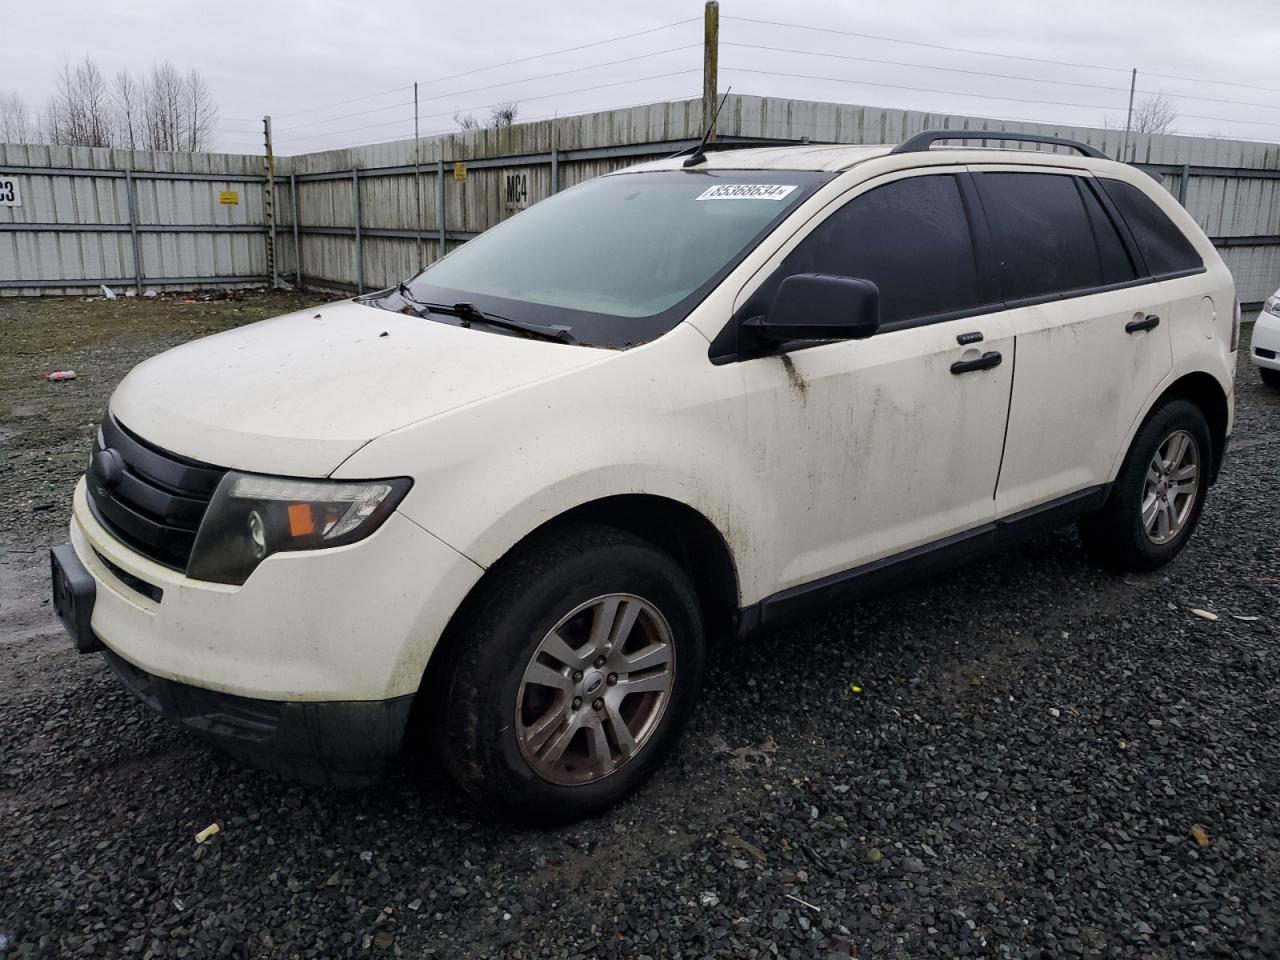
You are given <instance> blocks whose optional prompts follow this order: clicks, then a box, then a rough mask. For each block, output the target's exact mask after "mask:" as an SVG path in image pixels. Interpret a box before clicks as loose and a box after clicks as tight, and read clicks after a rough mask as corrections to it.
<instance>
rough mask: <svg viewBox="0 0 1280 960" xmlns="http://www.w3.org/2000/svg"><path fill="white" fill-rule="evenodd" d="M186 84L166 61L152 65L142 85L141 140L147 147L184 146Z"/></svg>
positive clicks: (170, 147) (180, 148)
mask: <svg viewBox="0 0 1280 960" xmlns="http://www.w3.org/2000/svg"><path fill="white" fill-rule="evenodd" d="M185 87H186V84H185V83H184V82H183V79H182V75H181V74H180V73H178V70H177V68H176V67H175V66H174V65H173V64H172V63H169V62H168V61H167V60H166V61H165V62H164V63H157V64H154V65H153V66H152V67H151V75H150V76H149V77H147V79H146V83H145V84H144V86H143V132H144V137H143V143H144V144H145V146H146V148H147V149H148V150H183V149H185V148H186V138H185V137H184V133H185V126H186V124H185V122H184V117H183V112H184V111H183V107H184V102H185V100H186V90H185Z"/></svg>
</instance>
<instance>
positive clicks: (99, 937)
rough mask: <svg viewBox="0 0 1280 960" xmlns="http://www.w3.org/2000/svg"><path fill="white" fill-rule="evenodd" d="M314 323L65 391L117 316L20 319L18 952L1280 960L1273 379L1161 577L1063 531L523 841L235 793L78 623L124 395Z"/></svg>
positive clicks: (894, 618) (454, 805) (862, 615)
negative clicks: (75, 520)
mask: <svg viewBox="0 0 1280 960" xmlns="http://www.w3.org/2000/svg"><path fill="white" fill-rule="evenodd" d="M291 305H292V304H287V303H285V302H283V301H282V300H279V299H275V298H266V297H262V296H257V297H250V298H248V299H247V300H244V301H239V302H232V303H226V304H194V305H188V304H172V303H171V304H169V305H166V304H144V303H128V304H119V305H117V306H116V307H115V310H116V311H120V312H121V313H120V317H121V320H120V322H119V323H115V324H112V325H111V326H110V328H108V329H102V328H96V329H94V328H93V325H92V324H91V323H89V322H88V321H83V317H82V321H83V322H81V321H77V324H73V325H72V326H74V329H75V330H76V331H78V332H77V333H76V334H75V336H74V337H72V338H71V339H73V340H75V341H76V342H74V343H69V344H64V345H62V346H65V347H66V350H67V351H68V352H66V353H63V354H60V355H58V356H56V357H55V356H53V355H52V352H51V351H50V350H46V349H43V348H42V349H40V350H37V349H35V347H33V346H32V344H33V342H34V338H33V331H34V330H36V329H40V330H41V331H43V330H44V329H45V327H44V326H40V325H41V324H55V323H58V322H59V321H60V319H65V318H66V317H67V316H69V315H71V314H73V313H76V312H77V311H78V312H79V313H80V314H82V315H83V314H86V312H88V311H90V310H91V307H90V306H86V305H84V303H83V302H82V301H78V300H72V301H61V302H57V301H47V302H42V303H39V304H32V302H30V301H27V302H14V301H0V338H2V339H3V341H4V343H5V345H6V349H5V351H4V355H3V356H0V439H2V440H3V444H4V448H5V457H4V461H3V463H2V464H0V507H3V508H4V513H5V517H6V526H5V528H4V529H3V530H2V531H0V548H2V549H3V555H2V558H0V731H3V734H2V736H0V953H4V952H5V950H6V947H5V946H4V945H3V944H4V943H5V942H6V941H7V950H8V953H9V954H10V955H14V956H20V957H27V956H33V957H35V956H38V957H75V956H95V957H112V956H136V957H342V956H391V955H395V956H405V957H422V956H434V957H494V958H497V957H501V958H531V957H556V958H559V957H583V958H587V957H627V958H638V957H644V956H649V957H653V958H657V957H684V958H701V957H731V958H746V957H772V956H779V957H789V958H790V957H794V958H805V960H808V958H812V957H822V958H828V957H845V958H848V957H855V956H856V957H860V958H877V960H879V958H904V957H931V956H938V957H948V958H950V957H963V956H990V957H1025V958H1037V960H1040V958H1059V957H1062V958H1066V957H1086V956H1088V957H1097V956H1107V957H1144V958H1146V957H1176V958H1183V957H1195V956H1225V957H1276V956H1280V822H1278V821H1280V738H1278V737H1277V734H1278V733H1280V657H1278V656H1277V644H1278V641H1280V632H1278V631H1277V628H1276V624H1277V619H1278V618H1280V604H1277V599H1280V550H1277V544H1276V540H1277V537H1276V525H1275V517H1276V505H1277V503H1280V456H1278V455H1280V432H1278V431H1277V427H1278V426H1280V394H1276V393H1273V392H1267V391H1265V390H1264V389H1263V388H1262V387H1261V386H1260V385H1259V383H1258V381H1257V376H1256V373H1255V372H1254V371H1253V370H1252V368H1251V367H1249V366H1247V364H1242V365H1241V384H1240V389H1239V395H1238V401H1237V412H1238V420H1237V426H1236V434H1235V440H1234V443H1233V451H1232V454H1231V457H1230V459H1229V461H1228V464H1227V466H1226V468H1225V470H1224V473H1223V475H1222V478H1221V480H1220V482H1219V483H1218V485H1217V487H1215V488H1214V490H1213V493H1212V495H1211V497H1210V500H1209V505H1208V508H1207V510H1206V513H1205V516H1204V521H1203V523H1202V525H1201V527H1200V529H1199V531H1198V533H1197V534H1196V536H1195V538H1194V539H1193V541H1192V543H1191V545H1190V547H1189V549H1188V550H1187V551H1186V552H1185V553H1184V554H1183V556H1182V557H1181V558H1180V559H1179V560H1178V561H1177V562H1176V563H1174V564H1173V565H1171V566H1170V567H1168V568H1167V569H1166V570H1164V571H1162V572H1160V573H1157V574H1154V575H1151V576H1142V577H1129V578H1119V577H1113V576H1109V575H1105V574H1102V573H1099V572H1097V571H1095V570H1094V569H1092V568H1091V567H1090V566H1089V565H1088V564H1087V563H1086V561H1085V558H1084V555H1083V553H1082V551H1081V549H1080V546H1079V544H1078V542H1077V540H1076V538H1075V536H1074V534H1073V533H1071V532H1070V531H1066V532H1063V533H1061V534H1057V535H1054V536H1051V537H1047V538H1044V539H1041V540H1039V541H1037V542H1035V543H1033V544H1031V545H1029V546H1026V547H1024V548H1022V549H1020V550H1017V551H1015V552H1012V553H1008V554H1005V555H1002V556H999V557H996V558H993V559H991V560H988V561H985V562H981V563H978V564H975V565H972V566H969V567H967V568H965V569H963V570H961V571H958V572H955V573H951V574H948V575H946V576H944V577H940V578H938V579H936V580H934V581H931V582H928V583H925V584H921V585H920V586H918V587H916V588H914V589H912V590H909V591H907V592H904V593H900V594H897V595H895V596H892V597H888V598H885V599H882V600H877V601H872V602H867V603H862V604H860V605H857V606H853V607H849V608H846V609H843V610H840V611H838V612H835V613H832V614H830V615H829V616H826V617H824V618H821V619H817V620H813V621H810V622H808V623H806V624H804V625H802V626H800V627H798V628H795V629H792V630H789V631H787V632H784V633H781V634H778V635H775V636H772V637H767V638H761V639H759V640H756V641H754V642H752V643H749V644H746V645H742V646H738V647H735V648H732V649H727V650H723V651H722V652H721V653H720V655H719V657H718V658H717V659H716V660H715V662H714V664H713V667H712V669H711V672H710V677H709V681H708V685H707V690H706V693H705V700H704V704H703V706H702V707H701V709H700V710H699V711H698V713H697V715H696V718H695V720H694V723H693V725H692V727H691V729H690V731H689V733H688V736H687V737H686V740H685V742H684V744H683V746H682V748H681V749H680V750H679V751H678V753H677V755H676V756H675V757H674V758H673V760H672V762H670V763H669V764H668V765H667V766H666V767H665V768H664V769H663V770H662V771H661V772H660V773H659V774H658V776H657V777H656V778H655V780H654V781H653V782H652V783H651V784H650V785H649V786H648V787H647V788H646V789H645V790H643V791H642V792H641V793H640V794H639V795H638V796H636V797H635V798H633V799H632V800H630V801H629V802H627V803H625V804H623V805H622V806H621V807H620V808H618V809H616V810H614V811H612V812H610V813H609V814H606V815H605V816H602V817H600V818H598V819H596V820H594V821H591V822H588V823H584V824H581V825H578V826H574V827H570V828H567V829H558V830H554V831H543V832H530V831H524V830H516V829H512V828H507V827H503V826H499V825H494V824H491V823H488V822H486V821H485V820H484V819H483V818H482V817H479V816H477V815H476V814H475V812H474V811H473V810H471V809H469V808H468V807H467V806H466V804H465V803H464V802H463V801H462V800H460V799H459V797H458V796H457V795H455V794H454V793H453V791H452V790H451V789H450V788H449V787H448V786H447V785H446V784H445V782H444V781H443V778H442V776H441V775H440V773H439V771H438V770H436V769H435V768H433V767H432V766H431V765H430V764H429V763H427V762H426V761H424V760H420V759H415V760H413V761H412V762H409V763H406V764H405V766H404V768H403V769H402V770H400V771H399V772H398V773H397V774H396V775H394V776H393V777H392V778H391V779H390V780H389V781H388V782H386V783H385V784H383V785H381V786H379V787H377V788H373V789H368V790H364V791H359V792H348V793H344V792H335V791H329V790H321V789H311V788H303V787H299V786H296V785H292V784H288V783H285V782H283V781H281V780H279V779H277V778H275V777H274V776H271V775H268V774H263V773H257V772H254V771H251V770H247V769H244V768H241V767H239V766H236V765H235V764H233V763H231V762H230V761H228V760H226V759H223V758H222V757H221V756H220V755H218V754H217V753H216V752H214V751H213V750H211V749H210V748H207V747H205V746H204V745H202V744H201V743H199V742H198V741H196V740H194V739H192V738H191V737H189V736H187V735H185V734H184V733H183V732H181V731H179V730H177V729H175V728H173V727H171V726H169V725H168V724H167V723H165V722H164V721H162V720H161V719H159V718H157V717H154V716H152V715H151V714H150V713H148V712H147V711H146V709H145V708H144V707H142V706H141V705H140V704H138V703H136V702H135V701H133V700H132V699H131V698H130V697H129V696H128V695H126V694H125V693H123V692H122V691H121V689H120V688H119V685H118V684H117V683H116V681H115V680H114V678H113V677H112V676H111V675H110V674H109V673H108V671H107V670H106V668H105V666H104V665H103V663H102V662H101V660H100V659H99V658H97V657H79V656H77V655H76V654H75V653H73V652H72V650H71V648H70V646H69V644H68V642H67V641H66V640H65V639H64V638H63V637H62V635H61V631H60V630H59V629H58V628H57V627H56V626H55V624H54V622H53V619H52V614H51V612H50V610H49V607H48V604H47V602H46V600H45V596H46V593H47V589H46V585H45V575H46V562H47V561H46V558H45V553H44V550H45V547H46V545H47V544H49V543H51V542H56V541H58V540H60V539H63V537H64V530H63V525H64V523H65V519H66V513H67V499H68V495H69V493H70V489H71V484H72V480H73V477H74V474H75V473H76V472H78V470H79V469H80V467H81V464H82V463H83V460H84V457H85V451H86V450H87V449H88V440H87V437H88V435H89V430H90V427H89V424H90V423H91V422H92V421H93V419H94V418H95V417H96V415H97V413H98V411H100V410H101V408H102V406H103V403H104V401H105V398H106V396H107V393H108V391H109V389H110V387H111V385H112V384H113V383H114V382H115V381H116V380H117V379H118V378H119V377H120V376H121V375H122V374H123V373H124V372H125V371H126V370H127V369H128V367H129V366H131V365H132V364H133V363H135V362H136V361H137V360H139V359H141V357H143V356H145V355H147V354H149V353H152V352H155V351H156V350H158V349H160V348H162V347H164V346H167V345H169V344H171V343H173V342H176V341H178V340H182V339H185V338H187V337H188V336H191V335H193V334H195V333H200V332H206V331H207V330H211V329H216V328H218V327H219V326H224V325H230V324H232V323H235V322H239V321H242V320H244V319H249V318H251V317H253V316H260V315H263V314H265V313H272V312H279V311H280V310H282V309H285V308H287V307H288V306H291ZM100 306H102V304H101V303H100V302H99V303H98V304H95V305H92V310H96V309H98V307H100ZM236 309H239V310H241V313H238V314H237V313H235V312H234V311H235V310H236ZM144 320H145V322H144ZM132 321H138V322H137V323H136V324H134V323H133V322H132ZM131 331H132V332H131ZM139 331H141V333H139ZM135 334H137V335H135ZM41 338H42V340H41V342H43V338H44V334H43V332H42V333H41ZM15 343H16V344H17V345H18V350H17V351H16V353H15V351H14V350H13V349H12V348H11V347H10V345H11V344H15ZM53 352H56V351H53ZM64 358H65V360H64ZM75 364H79V365H80V367H82V368H83V369H84V371H85V373H86V375H85V376H83V377H82V379H79V380H77V381H75V382H74V383H70V384H62V385H55V384H47V383H44V382H43V381H41V380H40V379H39V376H40V375H42V374H43V373H45V372H47V371H46V368H48V369H55V368H56V367H58V366H64V365H65V366H71V365H75ZM1192 608H1201V609H1204V610H1208V611H1212V612H1214V613H1216V614H1217V615H1218V619H1217V620H1213V621H1209V620H1204V619H1200V618H1198V617H1197V616H1195V615H1193V614H1192V613H1191V610H1192ZM1245 618H1248V619H1245ZM855 688H856V689H855ZM215 822H216V823H218V824H219V825H220V826H221V832H220V833H218V834H217V836H215V837H214V838H213V839H212V840H210V841H208V842H207V843H204V844H199V845H197V844H196V843H195V842H194V835H195V834H196V833H197V832H198V831H200V830H201V829H202V828H204V827H206V826H207V825H209V824H211V823H215ZM1201 831H1203V832H1201ZM1197 835H1198V836H1197Z"/></svg>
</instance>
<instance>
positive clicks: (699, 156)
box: [684, 87, 733, 167]
mask: <svg viewBox="0 0 1280 960" xmlns="http://www.w3.org/2000/svg"><path fill="white" fill-rule="evenodd" d="M732 91H733V87H730V88H729V89H728V90H726V91H725V92H724V96H723V97H721V98H720V102H719V103H718V104H716V112H715V113H713V114H712V115H711V126H709V127H707V132H706V133H704V134H703V135H702V142H701V143H699V144H698V146H697V148H696V149H695V150H694V151H693V154H692V155H691V156H690V157H689V159H688V160H686V161H685V162H684V165H685V166H686V167H696V166H697V165H698V164H700V163H706V162H707V141H709V140H710V139H711V134H712V133H714V132H715V129H716V121H717V120H719V119H720V108H721V107H723V106H724V102H725V101H726V100H728V99H729V94H730V93H731V92H732Z"/></svg>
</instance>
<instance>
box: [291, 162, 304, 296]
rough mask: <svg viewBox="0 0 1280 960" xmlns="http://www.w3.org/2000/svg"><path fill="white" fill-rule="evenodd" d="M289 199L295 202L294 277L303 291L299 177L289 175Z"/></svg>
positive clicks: (294, 174) (292, 174) (293, 174)
mask: <svg viewBox="0 0 1280 960" xmlns="http://www.w3.org/2000/svg"><path fill="white" fill-rule="evenodd" d="M289 197H290V198H291V199H292V201H293V275H294V279H295V280H296V281H297V283H296V285H297V287H298V289H299V290H301V289H302V224H301V223H300V220H301V219H302V204H300V203H299V202H298V175H297V174H296V173H291V174H289Z"/></svg>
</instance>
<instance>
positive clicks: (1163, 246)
mask: <svg viewBox="0 0 1280 960" xmlns="http://www.w3.org/2000/svg"><path fill="white" fill-rule="evenodd" d="M1098 183H1100V184H1101V185H1102V188H1103V189H1104V190H1106V191H1107V196H1109V197H1110V198H1111V202H1112V203H1114V204H1115V205H1116V209H1117V210H1119V211H1120V216H1122V217H1124V222H1125V223H1126V224H1127V225H1128V227H1129V230H1130V231H1131V232H1132V233H1133V238H1134V240H1135V241H1137V244H1138V249H1139V250H1141V251H1142V256H1143V258H1144V259H1145V260H1146V261H1147V270H1149V271H1150V272H1151V273H1152V274H1153V275H1154V276H1160V275H1161V274H1166V273H1183V272H1186V271H1188V270H1201V269H1203V268H1204V260H1202V259H1201V258H1200V254H1198V253H1197V252H1196V248H1195V247H1193V246H1192V245H1191V241H1190V240H1188V239H1187V238H1186V235H1185V234H1183V232H1182V231H1181V230H1179V229H1178V228H1177V227H1176V226H1174V223H1173V221H1172V220H1170V219H1169V218H1168V217H1167V216H1166V215H1165V213H1164V211H1163V210H1161V209H1160V208H1159V207H1158V206H1156V204H1155V201H1153V200H1152V199H1151V198H1150V197H1148V196H1147V195H1146V194H1145V193H1143V192H1142V191H1141V190H1139V189H1138V188H1137V187H1135V186H1134V185H1133V184H1131V183H1125V182H1124V181H1122V180H1105V179H1099V180H1098Z"/></svg>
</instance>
